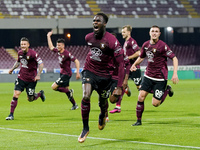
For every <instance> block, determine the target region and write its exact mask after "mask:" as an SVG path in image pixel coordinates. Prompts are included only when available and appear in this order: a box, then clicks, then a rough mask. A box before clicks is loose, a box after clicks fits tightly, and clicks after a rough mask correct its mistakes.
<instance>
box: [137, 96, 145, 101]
mask: <svg viewBox="0 0 200 150" xmlns="http://www.w3.org/2000/svg"><path fill="white" fill-rule="evenodd" d="M144 99H145V96H142V95H140V94H139V96H138V101H139V102H144Z"/></svg>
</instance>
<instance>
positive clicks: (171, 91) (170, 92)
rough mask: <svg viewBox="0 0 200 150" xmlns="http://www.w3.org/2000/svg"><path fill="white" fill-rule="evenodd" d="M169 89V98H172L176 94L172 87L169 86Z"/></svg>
mask: <svg viewBox="0 0 200 150" xmlns="http://www.w3.org/2000/svg"><path fill="white" fill-rule="evenodd" d="M167 89H168V90H169V93H168V95H169V97H172V96H173V95H174V92H173V90H172V87H171V85H167Z"/></svg>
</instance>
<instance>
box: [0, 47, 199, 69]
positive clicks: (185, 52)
mask: <svg viewBox="0 0 200 150" xmlns="http://www.w3.org/2000/svg"><path fill="white" fill-rule="evenodd" d="M170 48H171V49H172V50H173V52H174V53H175V54H176V56H177V58H178V60H179V65H199V64H200V60H199V57H200V46H194V45H189V46H184V45H171V46H170ZM32 49H33V50H35V51H36V52H37V53H38V54H39V55H40V57H41V58H42V60H43V62H44V66H45V68H47V72H53V70H54V69H56V68H60V67H59V64H58V58H57V55H56V54H55V53H54V52H51V51H50V50H49V48H48V47H47V46H38V47H33V48H32ZM66 49H67V50H68V51H70V52H71V53H72V54H73V55H74V56H75V57H76V58H77V59H78V60H79V61H80V67H81V68H82V67H83V65H84V63H85V58H86V55H87V53H88V52H89V47H88V46H86V45H81V46H79V45H78V46H66ZM15 50H16V51H18V50H19V47H15ZM0 52H1V57H0V65H1V68H2V69H9V68H11V67H12V66H13V64H14V62H15V59H14V58H12V57H11V56H10V55H9V54H8V53H7V52H6V50H5V48H3V47H1V48H0ZM146 65H147V59H145V60H144V61H143V62H142V64H141V66H146ZM168 65H173V64H172V61H168ZM71 67H72V68H75V63H71Z"/></svg>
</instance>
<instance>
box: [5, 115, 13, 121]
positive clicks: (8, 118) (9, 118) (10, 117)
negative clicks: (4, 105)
mask: <svg viewBox="0 0 200 150" xmlns="http://www.w3.org/2000/svg"><path fill="white" fill-rule="evenodd" d="M6 120H14V116H13V115H9V116H8V117H6Z"/></svg>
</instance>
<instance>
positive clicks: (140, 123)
mask: <svg viewBox="0 0 200 150" xmlns="http://www.w3.org/2000/svg"><path fill="white" fill-rule="evenodd" d="M140 125H142V122H141V120H140V121H139V120H138V121H137V122H136V123H134V124H132V126H140Z"/></svg>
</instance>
